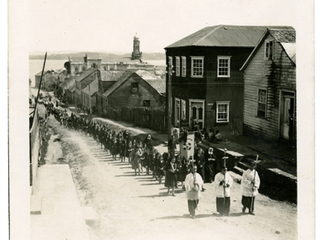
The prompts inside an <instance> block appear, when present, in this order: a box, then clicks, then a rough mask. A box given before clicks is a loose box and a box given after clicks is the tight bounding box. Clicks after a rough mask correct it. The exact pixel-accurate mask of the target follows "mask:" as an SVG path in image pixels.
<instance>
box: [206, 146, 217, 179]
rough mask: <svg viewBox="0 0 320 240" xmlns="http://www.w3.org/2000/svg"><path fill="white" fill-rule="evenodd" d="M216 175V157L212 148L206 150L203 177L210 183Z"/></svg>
mask: <svg viewBox="0 0 320 240" xmlns="http://www.w3.org/2000/svg"><path fill="white" fill-rule="evenodd" d="M216 173H217V165H216V155H215V154H214V150H213V148H212V147H209V148H208V151H207V152H206V154H205V176H206V181H205V182H209V183H212V182H213V181H214V176H215V175H216Z"/></svg>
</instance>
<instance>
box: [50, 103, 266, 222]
mask: <svg viewBox="0 0 320 240" xmlns="http://www.w3.org/2000/svg"><path fill="white" fill-rule="evenodd" d="M50 115H53V116H54V117H55V118H56V120H57V121H58V122H60V124H61V125H64V126H66V127H67V128H70V129H73V130H75V131H80V132H83V133H85V134H86V135H89V136H91V137H92V138H93V139H95V140H96V141H97V143H98V144H100V146H101V148H102V149H104V150H105V151H106V152H107V153H109V154H110V155H111V156H112V160H113V161H116V160H120V162H122V163H126V162H127V163H128V164H130V165H131V167H132V169H133V171H134V175H136V176H137V175H138V176H139V175H142V174H145V175H150V176H152V177H153V178H154V179H155V180H157V181H158V182H159V184H162V183H163V179H164V186H165V187H166V188H167V195H172V196H175V194H176V193H175V190H176V189H177V188H179V186H178V185H179V183H180V184H181V187H182V190H183V191H185V192H186V198H187V203H188V204H187V206H188V211H189V213H190V217H191V218H195V215H196V209H197V206H198V205H199V202H200V198H201V192H204V191H205V188H204V183H209V184H215V194H216V195H215V199H216V211H217V212H218V213H219V214H220V216H229V213H230V207H231V199H230V198H231V190H232V184H233V178H232V177H231V175H230V174H229V172H228V169H227V165H226V161H227V159H228V157H227V155H226V149H225V152H224V153H225V154H224V156H223V157H222V158H221V157H220V159H218V158H217V156H216V154H215V152H214V149H213V148H212V147H209V148H207V149H206V150H204V149H203V148H201V147H199V146H198V145H197V144H195V146H194V154H193V155H192V156H191V157H190V158H188V159H187V158H185V157H182V156H181V155H180V154H179V152H177V151H176V144H177V143H178V141H177V140H175V139H174V137H173V136H171V138H170V140H169V142H168V152H164V153H163V154H161V153H160V152H159V151H158V150H156V148H155V147H154V146H153V144H152V136H151V135H147V136H146V137H145V139H140V138H138V137H136V136H132V135H131V134H130V133H129V132H127V131H126V130H119V129H116V130H115V129H110V128H108V127H107V126H106V125H104V124H103V123H99V122H97V121H93V120H89V119H88V118H85V117H81V116H78V115H76V114H74V113H71V115H69V114H68V113H67V111H66V110H65V109H62V108H56V107H54V106H53V105H50V104H48V105H46V116H50ZM181 139H184V138H181ZM181 139H180V140H181ZM258 162H259V161H258V156H257V159H256V161H253V162H252V164H250V166H249V169H248V170H246V171H245V172H244V173H243V176H242V180H241V194H242V201H241V203H242V205H243V208H242V213H245V211H246V209H248V210H249V213H250V214H252V215H254V202H255V196H256V195H257V194H258V189H259V187H260V178H259V174H258V172H257V171H256V166H257V163H258ZM212 198H213V199H214V196H212Z"/></svg>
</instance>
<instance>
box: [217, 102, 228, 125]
mask: <svg viewBox="0 0 320 240" xmlns="http://www.w3.org/2000/svg"><path fill="white" fill-rule="evenodd" d="M217 119H218V121H227V120H228V105H227V104H218V112H217Z"/></svg>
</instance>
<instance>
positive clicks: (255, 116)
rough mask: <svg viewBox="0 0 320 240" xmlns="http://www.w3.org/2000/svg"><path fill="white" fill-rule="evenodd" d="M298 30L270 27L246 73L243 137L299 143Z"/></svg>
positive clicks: (249, 61)
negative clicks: (297, 89)
mask: <svg viewBox="0 0 320 240" xmlns="http://www.w3.org/2000/svg"><path fill="white" fill-rule="evenodd" d="M295 54H296V51H295V30H294V29H293V28H292V27H270V28H268V30H267V31H266V32H265V34H264V35H263V37H262V38H261V40H260V42H259V43H258V44H257V46H256V48H255V49H254V50H253V52H252V53H251V54H250V56H249V58H248V59H247V60H246V62H245V64H244V65H243V66H242V68H241V70H242V71H243V72H244V134H246V135H254V136H259V137H261V138H267V139H270V140H279V139H284V140H287V141H290V142H295V141H296V60H295V59H296V57H295Z"/></svg>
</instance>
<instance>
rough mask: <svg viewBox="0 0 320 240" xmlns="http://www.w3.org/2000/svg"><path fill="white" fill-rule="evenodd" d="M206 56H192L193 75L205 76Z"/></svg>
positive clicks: (197, 76) (196, 76)
mask: <svg viewBox="0 0 320 240" xmlns="http://www.w3.org/2000/svg"><path fill="white" fill-rule="evenodd" d="M203 66H204V57H191V77H195V78H202V77H203Z"/></svg>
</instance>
